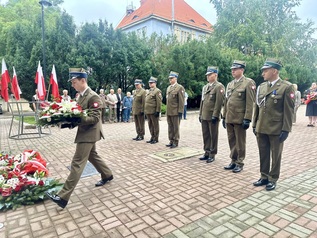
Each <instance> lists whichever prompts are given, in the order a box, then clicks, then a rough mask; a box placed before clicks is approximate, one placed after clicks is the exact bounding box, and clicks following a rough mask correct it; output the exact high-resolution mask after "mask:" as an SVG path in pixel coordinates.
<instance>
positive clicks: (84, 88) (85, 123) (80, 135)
mask: <svg viewBox="0 0 317 238" xmlns="http://www.w3.org/2000/svg"><path fill="white" fill-rule="evenodd" d="M76 70H77V71H78V70H80V71H78V72H77V71H76V72H74V71H71V72H70V77H71V79H70V81H71V82H72V87H74V88H75V90H76V91H78V92H79V93H80V97H79V99H78V102H77V103H78V104H79V105H80V106H81V107H82V108H83V109H88V112H89V113H88V115H87V116H86V117H83V118H81V122H80V123H79V124H78V130H77V135H76V138H75V143H77V145H76V151H75V155H74V157H73V159H72V163H71V170H70V174H69V176H68V177H67V180H66V181H65V184H64V186H63V188H62V190H61V191H60V192H59V193H58V195H52V194H50V193H47V195H48V197H49V198H50V199H51V200H53V202H55V203H57V204H58V205H59V206H60V207H62V208H64V207H66V205H67V203H68V200H69V198H70V196H71V194H72V192H73V191H74V189H75V187H76V185H77V183H78V181H79V179H80V176H81V174H82V172H83V170H84V168H85V166H86V164H87V161H90V162H91V163H92V164H93V166H94V167H95V168H96V169H97V171H98V172H99V173H100V174H101V180H100V181H99V182H97V183H96V184H95V185H96V186H102V185H104V184H105V183H106V182H108V181H110V180H112V179H113V176H112V172H111V170H110V169H109V168H108V166H107V165H106V164H105V162H104V161H103V159H102V158H101V157H100V156H99V155H98V153H97V151H96V141H99V140H100V139H101V138H104V136H103V133H102V125H101V107H102V102H101V99H100V97H99V95H98V94H97V93H95V92H94V91H92V90H91V89H90V88H89V87H88V85H87V73H86V72H84V71H83V70H82V69H76Z"/></svg>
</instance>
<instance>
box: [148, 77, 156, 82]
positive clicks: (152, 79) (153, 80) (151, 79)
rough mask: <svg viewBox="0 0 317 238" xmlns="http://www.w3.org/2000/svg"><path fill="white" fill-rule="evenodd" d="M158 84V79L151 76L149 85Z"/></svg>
mask: <svg viewBox="0 0 317 238" xmlns="http://www.w3.org/2000/svg"><path fill="white" fill-rule="evenodd" d="M156 82H157V78H155V77H153V76H151V78H150V80H149V83H156Z"/></svg>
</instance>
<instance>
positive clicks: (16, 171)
mask: <svg viewBox="0 0 317 238" xmlns="http://www.w3.org/2000/svg"><path fill="white" fill-rule="evenodd" d="M46 165H47V164H46V161H45V160H44V159H43V158H42V156H41V155H40V153H39V152H37V151H34V150H25V151H24V152H22V153H20V154H18V155H16V156H12V155H9V154H8V153H6V152H3V151H2V152H0V195H1V196H0V211H5V210H8V209H16V208H17V207H20V206H21V205H30V204H34V203H35V202H38V201H41V200H44V198H45V192H46V191H48V192H56V191H57V190H60V188H61V186H62V184H60V183H59V182H58V181H57V180H54V179H50V178H48V177H47V176H48V170H47V168H46Z"/></svg>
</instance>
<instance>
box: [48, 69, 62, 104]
mask: <svg viewBox="0 0 317 238" xmlns="http://www.w3.org/2000/svg"><path fill="white" fill-rule="evenodd" d="M50 84H51V85H52V86H51V87H52V95H53V97H54V98H59V97H60V95H59V91H58V82H57V77H56V71H55V65H53V69H52V73H51V77H50Z"/></svg>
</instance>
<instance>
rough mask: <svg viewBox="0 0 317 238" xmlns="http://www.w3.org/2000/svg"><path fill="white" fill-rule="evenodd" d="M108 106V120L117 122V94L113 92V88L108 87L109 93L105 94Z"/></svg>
mask: <svg viewBox="0 0 317 238" xmlns="http://www.w3.org/2000/svg"><path fill="white" fill-rule="evenodd" d="M106 102H107V103H108V106H109V122H110V123H112V122H117V116H116V114H117V109H116V108H117V103H118V101H117V95H116V94H115V93H114V90H113V89H110V93H109V94H108V95H107V101H106Z"/></svg>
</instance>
